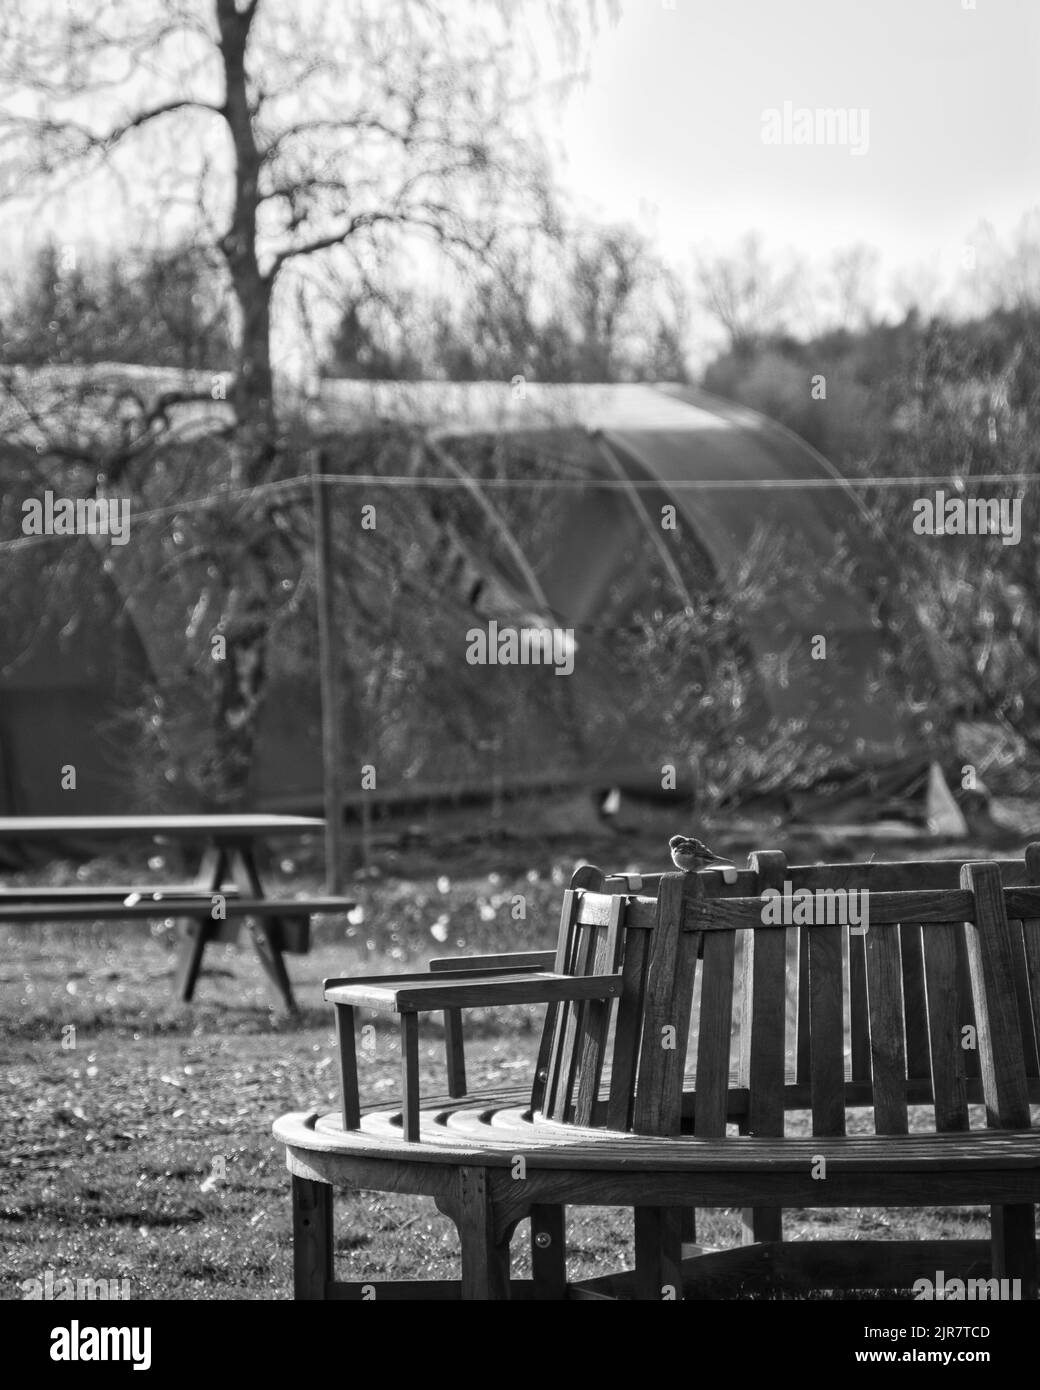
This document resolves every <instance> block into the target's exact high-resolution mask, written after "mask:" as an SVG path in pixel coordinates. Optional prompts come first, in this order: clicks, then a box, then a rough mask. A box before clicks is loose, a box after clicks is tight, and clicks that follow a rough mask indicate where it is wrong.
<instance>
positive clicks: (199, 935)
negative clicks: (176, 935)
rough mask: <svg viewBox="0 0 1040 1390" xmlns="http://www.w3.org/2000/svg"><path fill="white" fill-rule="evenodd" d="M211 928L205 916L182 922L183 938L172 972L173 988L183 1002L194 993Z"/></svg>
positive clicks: (187, 1001)
mask: <svg viewBox="0 0 1040 1390" xmlns="http://www.w3.org/2000/svg"><path fill="white" fill-rule="evenodd" d="M212 932H213V928H212V926H211V925H210V919H209V918H207V917H198V918H194V917H193V918H190V919H189V920H188V921H186V922H185V923H184V940H183V941H182V942H181V950H180V955H179V956H178V958H177V968H176V972H175V974H174V988H175V989H176V991H177V994H178V996H179V997H180V998H181V999H183V1000H184V1002H185V1003H186V1004H187V1003H190V1001H191V998H192V995H193V994H194V993H195V985H196V983H197V982H198V978H199V971H200V970H201V969H202V953H203V951H205V949H206V943H207V942H208V941H209V940H210V937H211V935H212Z"/></svg>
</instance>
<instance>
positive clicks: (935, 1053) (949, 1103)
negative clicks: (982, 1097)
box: [924, 923, 968, 1134]
mask: <svg viewBox="0 0 1040 1390" xmlns="http://www.w3.org/2000/svg"><path fill="white" fill-rule="evenodd" d="M960 934H961V931H960V929H959V928H958V927H955V926H953V924H952V923H951V924H950V925H948V926H945V927H943V926H936V927H932V928H931V929H930V930H929V931H927V932H925V933H924V970H925V994H926V996H927V1001H928V1034H929V1041H930V1045H931V1048H930V1050H931V1074H932V1099H933V1104H934V1107H935V1128H936V1129H937V1130H938V1131H939V1132H940V1133H941V1134H949V1133H951V1132H955V1131H958V1130H966V1129H967V1128H968V1102H967V1095H966V1086H965V1067H964V1063H963V1060H962V1059H963V1057H964V1055H965V1053H964V1048H963V1047H962V1046H961V1028H962V1026H963V1025H962V1022H961V1020H962V1018H963V1010H962V1007H961V1005H962V998H963V995H962V982H961V979H960V971H959V954H958V949H957V948H958V938H959V936H960Z"/></svg>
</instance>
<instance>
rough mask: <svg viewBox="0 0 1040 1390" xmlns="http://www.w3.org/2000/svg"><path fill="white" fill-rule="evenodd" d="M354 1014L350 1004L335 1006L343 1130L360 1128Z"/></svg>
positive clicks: (359, 1098)
mask: <svg viewBox="0 0 1040 1390" xmlns="http://www.w3.org/2000/svg"><path fill="white" fill-rule="evenodd" d="M354 1012H355V1010H354V1006H353V1005H352V1004H337V1005H336V1040H337V1042H338V1043H339V1077H340V1087H341V1089H342V1095H343V1128H344V1129H360V1128H361V1097H360V1096H359V1095H358V1074H357V1046H356V1040H355V1037H354Z"/></svg>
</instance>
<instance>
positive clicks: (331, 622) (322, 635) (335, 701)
mask: <svg viewBox="0 0 1040 1390" xmlns="http://www.w3.org/2000/svg"><path fill="white" fill-rule="evenodd" d="M323 468H324V456H323V454H322V453H321V452H320V450H316V451H315V452H314V453H313V454H312V455H311V496H312V500H313V505H314V588H315V599H316V602H317V607H318V656H319V668H320V677H321V755H322V786H323V799H324V803H325V891H326V893H342V891H343V748H342V742H341V739H340V709H339V698H338V697H339V691H338V680H337V675H338V661H337V657H338V653H339V648H338V645H337V642H336V626H335V614H334V613H333V596H334V595H333V591H334V579H333V572H332V527H331V524H330V518H329V508H328V498H327V496H326V491H325V489H326V485H325V483H324V482H323V481H322V478H321V474H322V472H323Z"/></svg>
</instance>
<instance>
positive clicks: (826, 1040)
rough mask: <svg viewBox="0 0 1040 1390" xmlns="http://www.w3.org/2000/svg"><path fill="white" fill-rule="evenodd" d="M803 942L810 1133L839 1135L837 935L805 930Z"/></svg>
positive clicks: (841, 1046)
mask: <svg viewBox="0 0 1040 1390" xmlns="http://www.w3.org/2000/svg"><path fill="white" fill-rule="evenodd" d="M805 934H806V935H807V936H808V938H809V1073H810V1078H811V1081H812V1093H813V1095H812V1117H813V1133H814V1134H831V1135H833V1134H844V1133H845V1031H844V1026H843V1009H842V995H843V992H844V991H843V989H842V952H841V934H840V932H838V931H835V930H834V929H833V928H832V927H807V928H805Z"/></svg>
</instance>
